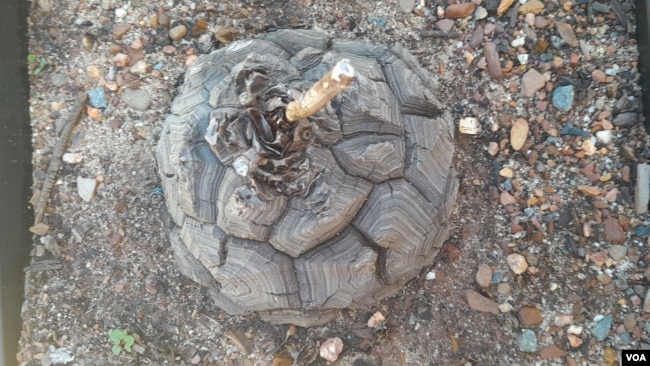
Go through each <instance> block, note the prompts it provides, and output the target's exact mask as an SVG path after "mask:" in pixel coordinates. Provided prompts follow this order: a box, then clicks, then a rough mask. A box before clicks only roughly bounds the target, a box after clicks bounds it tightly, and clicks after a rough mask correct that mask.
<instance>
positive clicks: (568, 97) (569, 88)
mask: <svg viewBox="0 0 650 366" xmlns="http://www.w3.org/2000/svg"><path fill="white" fill-rule="evenodd" d="M573 98H574V92H573V85H566V86H560V87H557V88H555V90H554V91H553V106H554V107H555V108H557V109H559V110H561V111H565V112H568V111H569V109H571V105H573Z"/></svg>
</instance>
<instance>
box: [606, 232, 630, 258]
mask: <svg viewBox="0 0 650 366" xmlns="http://www.w3.org/2000/svg"><path fill="white" fill-rule="evenodd" d="M621 230H622V229H621ZM626 255H627V247H626V246H625V245H612V246H611V247H609V256H610V257H612V258H613V259H614V260H617V261H620V260H621V259H623V258H625V256H626Z"/></svg>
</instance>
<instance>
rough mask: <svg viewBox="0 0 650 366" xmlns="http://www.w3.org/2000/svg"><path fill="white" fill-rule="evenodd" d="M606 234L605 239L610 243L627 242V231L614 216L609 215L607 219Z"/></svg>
mask: <svg viewBox="0 0 650 366" xmlns="http://www.w3.org/2000/svg"><path fill="white" fill-rule="evenodd" d="M604 234H605V235H604V236H605V240H606V241H608V242H610V243H618V244H623V243H625V239H626V237H625V232H624V231H623V228H622V227H621V224H619V223H618V220H617V219H615V218H613V217H608V218H607V220H605V228H604Z"/></svg>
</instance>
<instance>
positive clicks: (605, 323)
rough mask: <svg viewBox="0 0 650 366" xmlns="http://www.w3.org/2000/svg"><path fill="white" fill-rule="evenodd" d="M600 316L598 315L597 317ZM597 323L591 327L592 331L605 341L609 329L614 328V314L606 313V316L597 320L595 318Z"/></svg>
mask: <svg viewBox="0 0 650 366" xmlns="http://www.w3.org/2000/svg"><path fill="white" fill-rule="evenodd" d="M597 318H598V317H597ZM594 321H595V324H594V326H593V328H592V329H591V333H592V334H593V335H594V337H595V338H596V339H597V340H599V341H601V342H602V341H604V340H605V338H607V335H608V333H609V330H610V329H611V328H612V316H611V315H605V316H604V317H602V318H600V319H598V320H596V319H594Z"/></svg>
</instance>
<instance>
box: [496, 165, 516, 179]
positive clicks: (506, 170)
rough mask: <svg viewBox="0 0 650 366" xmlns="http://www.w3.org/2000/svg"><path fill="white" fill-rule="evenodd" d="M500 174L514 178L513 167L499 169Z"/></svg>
mask: <svg viewBox="0 0 650 366" xmlns="http://www.w3.org/2000/svg"><path fill="white" fill-rule="evenodd" d="M499 175H500V176H502V177H505V178H512V177H513V176H514V173H513V172H512V169H510V168H508V167H506V168H503V169H501V170H499Z"/></svg>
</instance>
